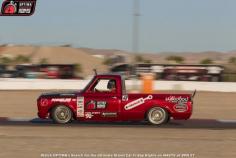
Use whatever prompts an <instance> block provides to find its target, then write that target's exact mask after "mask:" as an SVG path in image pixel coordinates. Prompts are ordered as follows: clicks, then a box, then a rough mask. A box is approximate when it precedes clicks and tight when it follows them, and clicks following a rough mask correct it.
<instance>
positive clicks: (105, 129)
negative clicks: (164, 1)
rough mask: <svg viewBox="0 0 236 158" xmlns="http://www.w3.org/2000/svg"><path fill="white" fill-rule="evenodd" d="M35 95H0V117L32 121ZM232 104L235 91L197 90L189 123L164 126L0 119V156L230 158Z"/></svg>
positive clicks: (235, 132)
mask: <svg viewBox="0 0 236 158" xmlns="http://www.w3.org/2000/svg"><path fill="white" fill-rule="evenodd" d="M40 93H42V91H0V99H1V103H0V108H1V110H0V117H1V118H3V117H13V118H32V119H34V118H36V117H37V115H36V113H37V108H36V99H37V97H38V95H39V94H40ZM160 93H163V92H160ZM235 100H236V93H218V92H198V93H197V94H196V96H195V99H194V113H193V115H192V118H191V119H190V120H187V121H173V120H171V122H170V123H169V124H168V125H163V126H151V125H148V124H146V123H137V122H135V123H80V122H77V121H74V122H73V123H72V124H68V125H55V124H53V123H51V122H50V121H49V122H47V121H46V122H43V121H42V122H40V121H39V122H37V121H35V122H34V121H32V122H27V121H24V120H22V121H4V120H1V121H0V157H1V158H12V157H14V158H15V157H24V158H28V157H29V158H34V157H35V158H36V157H47V156H48V157H50V155H47V154H65V153H66V154H77V157H79V156H80V154H169V155H168V156H165V155H162V156H159V157H174V155H173V154H176V155H175V156H176V157H177V154H191V155H190V156H185V157H198V158H202V157H203V158H205V157H206V158H216V157H227V158H228V157H232V158H235V157H236V152H235V146H236V121H234V120H236V115H235V112H236V105H235ZM36 120H37V119H36ZM171 154H172V155H171ZM45 155H46V156H45ZM61 156H62V155H61ZM83 156H86V155H83ZM87 156H88V157H91V155H87ZM97 156H98V155H97ZM100 156H101V155H100ZM108 156H109V155H107V157H108ZM113 156H114V155H113ZM123 156H124V155H123ZM126 156H130V155H126ZM136 156H138V155H136ZM149 156H151V155H149ZM51 157H52V156H51ZM54 157H55V155H54ZM57 157H59V156H57ZM103 157H106V155H103ZM182 157H184V155H182Z"/></svg>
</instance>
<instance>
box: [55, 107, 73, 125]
mask: <svg viewBox="0 0 236 158" xmlns="http://www.w3.org/2000/svg"><path fill="white" fill-rule="evenodd" d="M51 117H52V120H53V121H54V122H55V123H58V124H66V123H69V122H71V120H72V118H73V114H72V111H71V109H70V108H69V107H67V106H64V105H58V106H56V107H54V108H53V109H52V111H51Z"/></svg>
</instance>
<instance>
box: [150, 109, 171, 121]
mask: <svg viewBox="0 0 236 158" xmlns="http://www.w3.org/2000/svg"><path fill="white" fill-rule="evenodd" d="M169 118H170V117H169V114H168V112H167V111H166V110H165V109H163V108H161V107H153V108H151V109H150V110H149V111H148V113H147V120H148V121H149V123H151V124H153V125H161V124H165V123H167V122H168V121H169Z"/></svg>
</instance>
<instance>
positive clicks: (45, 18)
mask: <svg viewBox="0 0 236 158" xmlns="http://www.w3.org/2000/svg"><path fill="white" fill-rule="evenodd" d="M140 1H141V2H140V3H141V4H140V5H141V7H140V9H141V16H140V45H139V47H140V51H146V52H162V51H208V50H216V51H230V50H235V49H236V0H140ZM132 8H133V0H38V3H37V7H36V12H35V14H34V15H33V16H32V17H0V28H1V30H0V43H17V44H29V43H31V44H47V45H48V44H63V43H68V44H73V45H74V46H76V47H90V48H113V49H123V50H131V49H132V18H133V17H132Z"/></svg>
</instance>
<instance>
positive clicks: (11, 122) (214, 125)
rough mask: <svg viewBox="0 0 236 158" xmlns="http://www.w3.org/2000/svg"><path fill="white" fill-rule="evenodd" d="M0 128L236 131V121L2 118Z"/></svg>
mask: <svg viewBox="0 0 236 158" xmlns="http://www.w3.org/2000/svg"><path fill="white" fill-rule="evenodd" d="M0 126H28V127H35V126H39V127H52V126H54V127H75V128H76V127H77V128H81V127H82V128H86V127H90V128H92V127H100V128H102V127H110V128H116V127H119V128H170V129H178V128H180V129H216V130H217V129H219V130H220V129H232V130H235V129H236V120H215V119H190V120H187V121H186V120H171V121H170V122H169V123H168V124H165V125H159V126H155V125H150V124H149V123H148V122H146V121H143V122H89V121H88V122H79V121H76V120H74V121H73V122H72V123H69V124H65V125H60V124H55V123H53V121H52V120H50V119H45V120H43V119H40V118H34V119H27V118H5V117H3V118H0Z"/></svg>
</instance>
